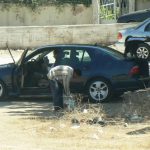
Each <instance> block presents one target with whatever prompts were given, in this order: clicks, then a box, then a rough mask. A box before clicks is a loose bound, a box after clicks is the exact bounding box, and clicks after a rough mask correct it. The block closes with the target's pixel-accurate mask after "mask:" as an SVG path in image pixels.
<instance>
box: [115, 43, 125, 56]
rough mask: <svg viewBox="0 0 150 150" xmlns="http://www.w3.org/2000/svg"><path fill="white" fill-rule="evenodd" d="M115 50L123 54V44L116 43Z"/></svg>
mask: <svg viewBox="0 0 150 150" xmlns="http://www.w3.org/2000/svg"><path fill="white" fill-rule="evenodd" d="M115 49H116V50H117V51H119V52H121V53H124V50H125V46H124V43H122V42H116V43H115Z"/></svg>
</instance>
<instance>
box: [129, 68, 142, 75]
mask: <svg viewBox="0 0 150 150" xmlns="http://www.w3.org/2000/svg"><path fill="white" fill-rule="evenodd" d="M139 73H140V68H139V67H138V66H134V67H132V68H131V70H130V72H129V75H130V76H134V75H138V74H139Z"/></svg>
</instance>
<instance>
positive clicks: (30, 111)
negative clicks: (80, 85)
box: [0, 98, 122, 120]
mask: <svg viewBox="0 0 150 150" xmlns="http://www.w3.org/2000/svg"><path fill="white" fill-rule="evenodd" d="M87 105H91V106H92V107H97V106H98V107H99V108H102V109H103V111H104V112H105V113H106V115H107V116H111V117H115V116H118V115H119V114H120V111H122V99H121V98H114V99H112V101H111V102H107V103H99V104H87V102H85V101H84V102H82V104H81V106H80V107H81V108H82V109H84V108H86V106H87ZM0 109H1V110H3V113H5V114H6V115H8V116H16V117H21V118H23V119H40V120H45V119H46V120H47V119H54V118H60V117H63V116H64V114H66V113H67V112H66V111H60V112H54V111H53V103H52V100H51V99H48V98H16V99H14V98H13V99H12V98H11V99H6V100H4V101H1V102H0Z"/></svg>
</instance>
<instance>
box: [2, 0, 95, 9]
mask: <svg viewBox="0 0 150 150" xmlns="http://www.w3.org/2000/svg"><path fill="white" fill-rule="evenodd" d="M0 3H4V4H7V3H11V4H22V5H26V6H30V7H32V8H35V7H37V6H42V5H51V4H56V5H63V4H72V5H76V4H84V5H85V6H89V5H90V4H91V3H92V0H0Z"/></svg>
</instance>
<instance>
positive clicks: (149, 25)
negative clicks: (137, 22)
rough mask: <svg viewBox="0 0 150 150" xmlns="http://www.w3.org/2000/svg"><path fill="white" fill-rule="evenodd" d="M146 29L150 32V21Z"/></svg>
mask: <svg viewBox="0 0 150 150" xmlns="http://www.w3.org/2000/svg"><path fill="white" fill-rule="evenodd" d="M145 31H147V32H150V23H149V24H148V25H147V26H146V27H145Z"/></svg>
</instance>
